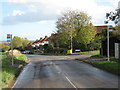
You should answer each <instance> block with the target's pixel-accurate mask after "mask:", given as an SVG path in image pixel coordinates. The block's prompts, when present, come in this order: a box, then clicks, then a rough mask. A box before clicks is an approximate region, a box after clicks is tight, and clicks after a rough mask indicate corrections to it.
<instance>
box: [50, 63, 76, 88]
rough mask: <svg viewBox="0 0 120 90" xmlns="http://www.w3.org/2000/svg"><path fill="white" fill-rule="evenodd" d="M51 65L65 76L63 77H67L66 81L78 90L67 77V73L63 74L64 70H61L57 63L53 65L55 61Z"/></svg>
mask: <svg viewBox="0 0 120 90" xmlns="http://www.w3.org/2000/svg"><path fill="white" fill-rule="evenodd" d="M52 63H53V62H52ZM53 65H54V66H55V67H56V69H57V70H58V71H59V73H62V74H63V75H64V76H65V78H66V79H67V81H68V82H69V83H70V84H71V85H72V86H73V87H74V88H75V89H76V90H78V89H77V87H76V86H75V85H74V83H73V82H72V81H71V80H70V79H69V78H68V77H67V75H66V74H65V72H62V70H61V69H60V68H59V67H58V66H57V65H55V63H53Z"/></svg>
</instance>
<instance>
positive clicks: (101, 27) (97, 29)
mask: <svg viewBox="0 0 120 90" xmlns="http://www.w3.org/2000/svg"><path fill="white" fill-rule="evenodd" d="M95 29H96V32H97V33H102V31H103V30H105V29H107V25H104V26H95Z"/></svg>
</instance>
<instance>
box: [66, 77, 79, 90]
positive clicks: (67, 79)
mask: <svg viewBox="0 0 120 90" xmlns="http://www.w3.org/2000/svg"><path fill="white" fill-rule="evenodd" d="M65 78H66V79H67V80H68V82H69V83H70V84H71V85H72V86H73V87H74V88H75V89H76V90H78V89H77V87H76V86H75V85H74V84H73V83H72V82H71V80H70V79H69V78H68V77H67V76H65Z"/></svg>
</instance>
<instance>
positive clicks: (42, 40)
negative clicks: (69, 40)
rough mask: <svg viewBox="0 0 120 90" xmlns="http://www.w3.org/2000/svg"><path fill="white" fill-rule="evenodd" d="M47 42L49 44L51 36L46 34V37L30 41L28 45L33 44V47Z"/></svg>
mask: <svg viewBox="0 0 120 90" xmlns="http://www.w3.org/2000/svg"><path fill="white" fill-rule="evenodd" d="M45 44H49V38H48V37H47V36H45V38H43V39H42V38H40V39H39V40H36V41H34V42H30V43H29V44H28V46H32V47H39V46H41V45H42V46H43V45H45Z"/></svg>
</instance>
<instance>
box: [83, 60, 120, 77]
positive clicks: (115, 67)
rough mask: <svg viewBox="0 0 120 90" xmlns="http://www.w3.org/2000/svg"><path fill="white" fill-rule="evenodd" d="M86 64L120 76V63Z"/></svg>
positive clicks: (101, 62)
mask: <svg viewBox="0 0 120 90" xmlns="http://www.w3.org/2000/svg"><path fill="white" fill-rule="evenodd" d="M84 62H86V63H88V64H91V65H93V66H95V67H97V68H100V69H102V70H105V71H108V72H110V73H112V74H115V75H118V76H120V62H115V61H100V62H90V61H84Z"/></svg>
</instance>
